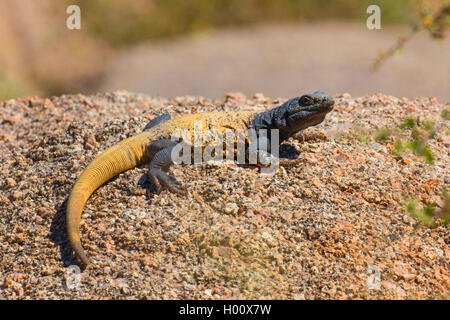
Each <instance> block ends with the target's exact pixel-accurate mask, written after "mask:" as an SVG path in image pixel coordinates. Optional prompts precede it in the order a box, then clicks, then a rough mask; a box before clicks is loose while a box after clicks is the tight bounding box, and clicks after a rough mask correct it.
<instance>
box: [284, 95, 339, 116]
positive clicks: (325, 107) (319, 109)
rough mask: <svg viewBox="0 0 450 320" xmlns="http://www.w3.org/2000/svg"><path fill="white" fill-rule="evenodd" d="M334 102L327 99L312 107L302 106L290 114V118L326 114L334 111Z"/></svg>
mask: <svg viewBox="0 0 450 320" xmlns="http://www.w3.org/2000/svg"><path fill="white" fill-rule="evenodd" d="M333 105H334V100H333V99H331V98H325V99H323V100H322V101H321V102H319V103H316V104H313V105H310V106H302V107H300V108H296V109H293V110H291V111H290V112H288V115H289V116H295V115H296V114H299V115H304V114H305V113H309V114H311V115H313V114H324V113H325V114H326V113H328V112H330V111H331V110H333Z"/></svg>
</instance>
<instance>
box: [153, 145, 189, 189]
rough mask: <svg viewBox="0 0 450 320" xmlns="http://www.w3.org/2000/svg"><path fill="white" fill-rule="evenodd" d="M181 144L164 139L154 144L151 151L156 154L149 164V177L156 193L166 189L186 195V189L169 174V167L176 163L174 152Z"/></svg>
mask: <svg viewBox="0 0 450 320" xmlns="http://www.w3.org/2000/svg"><path fill="white" fill-rule="evenodd" d="M178 143H180V142H178V141H172V140H169V139H163V140H158V141H155V142H153V143H152V144H151V145H150V146H149V149H150V151H151V152H152V153H153V154H154V156H153V158H152V160H151V161H150V163H149V164H148V169H149V170H148V173H147V176H148V177H149V178H150V180H151V181H152V182H153V184H154V186H155V188H156V193H160V192H161V190H162V189H163V187H164V188H167V189H169V190H170V191H171V192H174V193H178V194H185V191H184V187H183V186H182V185H181V183H179V182H178V181H177V180H176V179H175V177H174V176H172V175H170V174H168V173H167V171H168V169H169V167H170V166H171V165H172V164H173V163H174V162H173V160H172V150H173V148H175V146H176V145H177V144H178Z"/></svg>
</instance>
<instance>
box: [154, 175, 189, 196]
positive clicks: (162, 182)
mask: <svg viewBox="0 0 450 320" xmlns="http://www.w3.org/2000/svg"><path fill="white" fill-rule="evenodd" d="M148 176H149V178H150V179H151V181H152V182H153V184H154V186H155V189H156V193H160V192H161V191H162V189H163V187H164V188H166V189H169V191H171V192H173V193H177V194H179V195H185V194H186V190H185V188H184V187H183V186H182V185H181V183H180V182H178V181H177V180H176V179H175V177H173V176H172V175H169V174H167V173H165V172H164V171H161V170H159V169H150V171H149V172H148Z"/></svg>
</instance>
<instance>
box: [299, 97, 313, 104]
mask: <svg viewBox="0 0 450 320" xmlns="http://www.w3.org/2000/svg"><path fill="white" fill-rule="evenodd" d="M300 103H301V104H302V105H307V106H309V105H311V104H313V103H314V100H313V98H311V97H310V96H302V97H301V98H300Z"/></svg>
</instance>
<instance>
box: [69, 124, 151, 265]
mask: <svg viewBox="0 0 450 320" xmlns="http://www.w3.org/2000/svg"><path fill="white" fill-rule="evenodd" d="M147 135H148V133H146V132H143V133H141V134H138V135H136V136H133V137H130V138H128V139H125V140H123V141H121V142H119V143H117V144H116V145H114V146H112V147H111V148H109V149H108V150H106V151H105V152H103V153H102V154H100V155H99V156H97V157H96V158H95V159H94V160H93V161H92V162H91V163H90V164H89V165H88V166H87V168H86V169H85V170H84V171H83V173H82V174H81V175H80V177H79V178H78V180H77V181H76V182H75V185H74V187H73V189H72V191H71V193H70V196H69V201H68V203H67V211H66V223H67V235H68V237H69V241H70V244H71V246H72V248H73V250H74V252H75V257H76V258H78V259H79V260H81V262H82V263H83V264H84V265H85V266H87V265H88V264H89V259H88V257H87V255H86V253H85V251H84V250H83V247H82V246H81V240H80V220H81V213H82V211H83V207H84V204H85V203H86V201H87V200H88V198H89V197H90V195H91V194H92V193H93V192H94V191H95V190H96V189H97V188H98V187H100V186H101V185H102V184H104V183H105V182H107V181H108V180H110V179H112V178H113V177H115V176H117V175H118V174H119V173H121V172H124V171H126V170H129V169H132V168H135V167H136V166H137V165H139V164H140V163H141V161H142V160H143V158H144V155H145V148H146V146H147V141H148V140H147Z"/></svg>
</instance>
